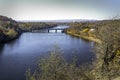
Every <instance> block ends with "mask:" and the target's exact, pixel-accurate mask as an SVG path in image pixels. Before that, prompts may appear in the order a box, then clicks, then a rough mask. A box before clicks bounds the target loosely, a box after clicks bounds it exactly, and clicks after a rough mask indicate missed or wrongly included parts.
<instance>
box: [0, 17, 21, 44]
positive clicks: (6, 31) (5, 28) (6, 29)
mask: <svg viewBox="0 0 120 80" xmlns="http://www.w3.org/2000/svg"><path fill="white" fill-rule="evenodd" d="M20 33H21V30H20V28H19V27H18V23H17V22H16V21H15V20H13V19H11V18H8V17H6V16H0V43H3V42H7V41H10V40H12V39H15V38H16V37H18V36H19V34H20Z"/></svg>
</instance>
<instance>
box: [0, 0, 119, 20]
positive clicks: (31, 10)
mask: <svg viewBox="0 0 120 80" xmlns="http://www.w3.org/2000/svg"><path fill="white" fill-rule="evenodd" d="M119 14H120V0H0V15H5V16H8V17H11V18H13V19H15V20H59V19H108V18H110V17H114V16H117V15H119Z"/></svg>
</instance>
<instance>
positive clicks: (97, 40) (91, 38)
mask: <svg viewBox="0 0 120 80" xmlns="http://www.w3.org/2000/svg"><path fill="white" fill-rule="evenodd" d="M65 33H66V34H69V35H71V36H74V37H79V38H83V39H86V40H89V41H93V42H96V43H99V44H101V43H102V41H101V40H100V39H97V38H94V37H88V36H82V35H78V34H73V33H71V32H69V31H66V32H65Z"/></svg>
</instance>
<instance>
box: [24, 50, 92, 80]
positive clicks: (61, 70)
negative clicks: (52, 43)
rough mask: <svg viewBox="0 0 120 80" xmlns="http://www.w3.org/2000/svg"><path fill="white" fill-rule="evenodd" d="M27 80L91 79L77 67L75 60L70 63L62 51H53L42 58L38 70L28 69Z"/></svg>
mask: <svg viewBox="0 0 120 80" xmlns="http://www.w3.org/2000/svg"><path fill="white" fill-rule="evenodd" d="M26 80H90V79H89V78H88V77H87V76H86V74H85V73H84V72H83V71H82V70H81V68H80V67H77V66H76V64H75V61H73V63H71V64H70V63H68V62H67V61H65V59H64V58H63V56H62V55H61V52H60V51H58V50H55V51H52V52H51V53H50V55H49V56H48V57H46V58H43V59H41V60H40V62H39V64H38V68H37V70H36V71H35V72H34V74H31V72H30V70H27V71H26Z"/></svg>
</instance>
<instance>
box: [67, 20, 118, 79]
mask: <svg viewBox="0 0 120 80" xmlns="http://www.w3.org/2000/svg"><path fill="white" fill-rule="evenodd" d="M66 33H68V34H70V35H73V36H76V37H82V38H84V39H87V40H92V41H94V42H97V43H95V44H94V51H95V54H96V60H95V61H94V62H93V65H92V66H94V67H93V69H92V70H91V72H88V73H90V74H91V75H89V76H88V77H89V78H90V80H119V78H120V36H119V35H120V20H104V21H95V22H80V23H78V22H75V23H71V25H70V28H68V29H67V30H66Z"/></svg>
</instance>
